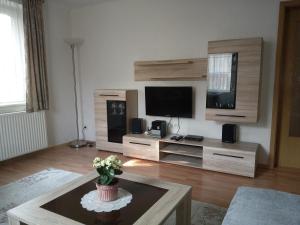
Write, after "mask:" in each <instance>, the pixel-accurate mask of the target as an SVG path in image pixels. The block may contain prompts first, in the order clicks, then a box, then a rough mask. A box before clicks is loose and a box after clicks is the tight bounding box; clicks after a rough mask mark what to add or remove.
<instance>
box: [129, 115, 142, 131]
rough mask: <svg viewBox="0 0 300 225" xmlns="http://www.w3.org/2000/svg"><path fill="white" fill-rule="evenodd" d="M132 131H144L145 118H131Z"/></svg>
mask: <svg viewBox="0 0 300 225" xmlns="http://www.w3.org/2000/svg"><path fill="white" fill-rule="evenodd" d="M131 133H133V134H142V133H143V119H141V118H133V119H131Z"/></svg>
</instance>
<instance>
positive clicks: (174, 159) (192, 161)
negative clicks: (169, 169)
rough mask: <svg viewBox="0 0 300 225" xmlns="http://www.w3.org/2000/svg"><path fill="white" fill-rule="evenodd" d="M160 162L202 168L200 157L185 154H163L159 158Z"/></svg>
mask: <svg viewBox="0 0 300 225" xmlns="http://www.w3.org/2000/svg"><path fill="white" fill-rule="evenodd" d="M159 161H160V162H165V163H170V164H175V165H180V166H189V167H195V168H200V169H201V168H203V166H202V159H200V158H195V157H188V156H185V155H175V154H165V155H164V156H163V157H161V159H160V160H159Z"/></svg>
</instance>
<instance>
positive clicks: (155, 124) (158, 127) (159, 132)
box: [151, 120, 167, 138]
mask: <svg viewBox="0 0 300 225" xmlns="http://www.w3.org/2000/svg"><path fill="white" fill-rule="evenodd" d="M166 135H167V122H166V121H165V120H154V121H152V126H151V136H154V137H159V138H163V137H165V136H166Z"/></svg>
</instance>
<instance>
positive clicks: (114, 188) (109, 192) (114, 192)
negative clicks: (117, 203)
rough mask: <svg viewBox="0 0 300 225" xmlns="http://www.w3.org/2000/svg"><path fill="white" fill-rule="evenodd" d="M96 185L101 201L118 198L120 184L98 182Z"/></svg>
mask: <svg viewBox="0 0 300 225" xmlns="http://www.w3.org/2000/svg"><path fill="white" fill-rule="evenodd" d="M96 187H97V190H98V196H99V200H100V201H103V202H110V201H114V200H116V199H117V198H118V184H114V185H100V184H97V183H96Z"/></svg>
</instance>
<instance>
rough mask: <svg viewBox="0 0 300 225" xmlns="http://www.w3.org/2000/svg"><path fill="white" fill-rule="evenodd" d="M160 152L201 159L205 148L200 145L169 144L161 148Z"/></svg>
mask: <svg viewBox="0 0 300 225" xmlns="http://www.w3.org/2000/svg"><path fill="white" fill-rule="evenodd" d="M160 152H163V153H169V154H174V155H183V156H190V157H195V158H201V159H202V158H203V149H202V147H199V146H191V145H179V144H167V145H166V146H165V147H163V148H161V149H160Z"/></svg>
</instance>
